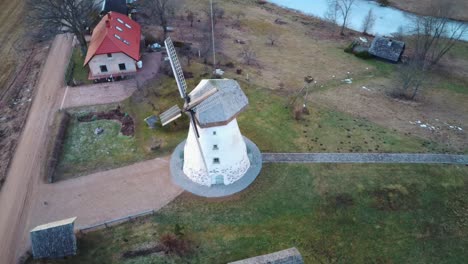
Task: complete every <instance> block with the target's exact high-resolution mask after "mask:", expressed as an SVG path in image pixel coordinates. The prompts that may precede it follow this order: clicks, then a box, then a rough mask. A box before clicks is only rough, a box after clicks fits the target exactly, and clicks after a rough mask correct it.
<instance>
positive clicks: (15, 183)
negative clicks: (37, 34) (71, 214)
mask: <svg viewBox="0 0 468 264" xmlns="http://www.w3.org/2000/svg"><path fill="white" fill-rule="evenodd" d="M71 43H72V37H71V36H69V35H59V36H57V37H56V39H55V40H54V42H53V43H52V46H51V48H50V53H49V56H48V57H47V60H46V63H45V64H44V68H43V70H42V74H41V78H40V80H39V83H38V87H37V95H36V97H35V99H34V101H33V105H32V106H31V110H30V112H29V117H28V122H27V123H26V126H25V128H24V132H23V134H22V135H21V138H20V141H19V144H18V147H17V149H16V152H15V158H14V159H13V161H12V163H11V167H10V170H9V172H8V177H7V181H6V182H5V185H4V186H3V189H2V192H1V193H0V210H1V214H0V234H1V237H2V238H1V240H0V256H1V258H0V259H1V260H0V261H1V263H14V259H15V257H17V254H19V253H20V252H21V251H19V250H21V248H20V247H18V245H19V243H20V241H21V235H22V234H23V231H24V228H25V226H26V224H27V217H28V211H29V209H30V206H31V204H30V202H31V197H33V196H34V194H35V190H34V187H35V186H37V185H38V184H40V183H41V181H42V179H41V178H40V175H41V168H42V166H43V164H44V160H45V159H46V158H47V157H45V155H44V151H43V150H44V149H45V144H46V139H47V133H48V128H49V125H50V124H51V122H52V120H53V117H54V115H53V114H54V112H55V111H56V109H57V107H58V106H57V102H56V100H55V97H56V96H55V95H56V94H57V93H58V92H59V90H60V89H61V88H62V86H63V76H64V74H65V69H66V65H67V63H68V60H69V56H70V53H71V47H72V45H71ZM57 54H60V55H61V56H56V55H57Z"/></svg>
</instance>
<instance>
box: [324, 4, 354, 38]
mask: <svg viewBox="0 0 468 264" xmlns="http://www.w3.org/2000/svg"><path fill="white" fill-rule="evenodd" d="M354 2H355V0H328V10H327V13H326V14H325V16H326V17H327V20H329V21H330V22H333V23H335V24H337V23H338V19H340V20H341V22H342V23H341V30H340V34H341V35H344V29H345V27H346V26H347V25H348V22H349V17H350V15H351V9H352V8H353V6H354Z"/></svg>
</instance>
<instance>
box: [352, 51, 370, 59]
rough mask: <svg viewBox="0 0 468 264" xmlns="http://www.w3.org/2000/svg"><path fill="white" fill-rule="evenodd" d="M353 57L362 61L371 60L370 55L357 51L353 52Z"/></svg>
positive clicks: (366, 52)
mask: <svg viewBox="0 0 468 264" xmlns="http://www.w3.org/2000/svg"><path fill="white" fill-rule="evenodd" d="M354 55H355V56H356V57H358V58H361V59H364V60H368V59H372V54H370V53H369V52H368V51H358V52H355V53H354Z"/></svg>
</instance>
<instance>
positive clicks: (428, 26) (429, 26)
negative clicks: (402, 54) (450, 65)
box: [409, 2, 468, 69]
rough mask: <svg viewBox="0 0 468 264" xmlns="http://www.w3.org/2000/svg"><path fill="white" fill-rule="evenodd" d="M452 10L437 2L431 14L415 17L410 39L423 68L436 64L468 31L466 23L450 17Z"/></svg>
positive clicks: (432, 7) (416, 58)
mask: <svg viewBox="0 0 468 264" xmlns="http://www.w3.org/2000/svg"><path fill="white" fill-rule="evenodd" d="M451 12H452V10H451V9H450V8H447V7H446V6H444V5H442V4H440V3H438V2H437V4H434V5H431V7H430V10H429V13H430V14H431V16H417V17H414V19H413V25H412V28H411V30H410V33H412V35H413V36H412V37H411V38H410V39H409V40H410V44H411V45H412V48H413V51H414V52H413V53H414V54H413V57H414V58H415V60H417V61H418V62H419V63H420V64H421V65H420V67H422V68H423V69H426V68H427V69H428V68H431V67H432V66H434V65H436V64H437V63H438V62H439V61H440V59H441V58H442V57H444V55H445V54H447V52H448V51H449V50H450V49H451V48H452V47H453V46H454V45H455V44H456V42H457V41H459V40H460V39H461V38H462V37H463V36H464V35H465V34H467V33H468V32H467V31H468V26H467V25H466V24H465V23H458V22H454V21H451V20H450V19H449V17H450V15H451Z"/></svg>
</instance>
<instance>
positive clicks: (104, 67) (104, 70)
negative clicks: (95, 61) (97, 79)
mask: <svg viewBox="0 0 468 264" xmlns="http://www.w3.org/2000/svg"><path fill="white" fill-rule="evenodd" d="M99 68H100V69H101V72H107V66H106V65H101V66H99Z"/></svg>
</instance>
